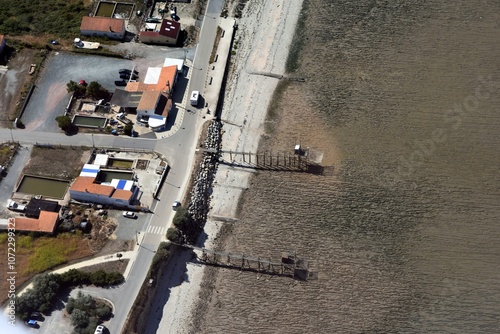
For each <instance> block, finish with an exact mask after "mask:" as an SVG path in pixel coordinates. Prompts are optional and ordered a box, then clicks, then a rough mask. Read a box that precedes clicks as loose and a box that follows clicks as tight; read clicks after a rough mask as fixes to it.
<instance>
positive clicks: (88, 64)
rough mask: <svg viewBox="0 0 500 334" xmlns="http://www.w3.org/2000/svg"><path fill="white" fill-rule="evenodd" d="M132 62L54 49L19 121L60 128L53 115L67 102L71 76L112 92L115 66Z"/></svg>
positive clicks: (34, 126)
mask: <svg viewBox="0 0 500 334" xmlns="http://www.w3.org/2000/svg"><path fill="white" fill-rule="evenodd" d="M133 66H134V62H133V61H131V60H125V59H118V58H109V57H101V56H86V55H76V54H70V53H62V52H54V53H53V54H52V55H51V56H50V57H49V59H48V60H47V62H46V64H45V68H44V70H43V72H42V75H41V77H40V79H39V81H38V83H37V85H36V88H35V90H34V92H33V95H32V96H31V99H30V101H29V103H28V106H27V107H26V110H25V112H24V114H23V116H22V122H23V123H24V124H25V125H26V129H27V130H36V131H43V132H59V131H60V130H59V128H58V126H57V123H56V121H55V118H56V117H57V116H61V115H63V114H64V112H65V108H66V106H67V105H68V102H69V98H70V94H68V92H67V91H66V84H67V83H68V82H69V81H70V80H73V81H76V82H78V81H79V80H81V79H83V80H85V81H87V82H91V81H97V82H99V83H100V84H101V85H102V86H103V87H104V88H106V89H107V90H109V91H111V92H113V91H114V89H115V87H116V86H115V84H114V81H115V80H117V79H119V74H118V70H119V69H121V68H132V67H133ZM140 74H141V75H145V73H140ZM140 78H141V79H142V76H141V77H140Z"/></svg>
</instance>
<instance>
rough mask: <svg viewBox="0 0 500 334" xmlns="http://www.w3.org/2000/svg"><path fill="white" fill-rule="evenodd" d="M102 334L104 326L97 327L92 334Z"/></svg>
mask: <svg viewBox="0 0 500 334" xmlns="http://www.w3.org/2000/svg"><path fill="white" fill-rule="evenodd" d="M103 333H104V326H102V325H99V326H97V327H96V328H95V332H94V334H103Z"/></svg>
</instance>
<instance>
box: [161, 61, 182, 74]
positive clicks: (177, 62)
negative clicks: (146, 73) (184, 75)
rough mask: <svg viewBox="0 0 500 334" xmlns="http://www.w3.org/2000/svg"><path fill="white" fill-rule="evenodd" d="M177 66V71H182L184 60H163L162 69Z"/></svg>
mask: <svg viewBox="0 0 500 334" xmlns="http://www.w3.org/2000/svg"><path fill="white" fill-rule="evenodd" d="M173 65H175V66H177V71H179V72H180V71H182V66H183V65H184V59H174V58H165V61H164V62H163V67H168V66H173Z"/></svg>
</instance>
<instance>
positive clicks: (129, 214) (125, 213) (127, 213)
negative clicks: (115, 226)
mask: <svg viewBox="0 0 500 334" xmlns="http://www.w3.org/2000/svg"><path fill="white" fill-rule="evenodd" d="M123 217H126V218H137V215H136V214H135V213H134V212H132V211H123Z"/></svg>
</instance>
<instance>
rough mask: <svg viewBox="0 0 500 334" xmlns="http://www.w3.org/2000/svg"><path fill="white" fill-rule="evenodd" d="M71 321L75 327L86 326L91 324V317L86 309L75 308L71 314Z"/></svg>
mask: <svg viewBox="0 0 500 334" xmlns="http://www.w3.org/2000/svg"><path fill="white" fill-rule="evenodd" d="M71 323H72V324H73V326H75V327H80V328H85V327H87V325H88V324H89V317H88V315H87V314H86V313H85V311H83V310H80V309H77V308H75V309H74V311H73V313H72V314H71Z"/></svg>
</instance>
